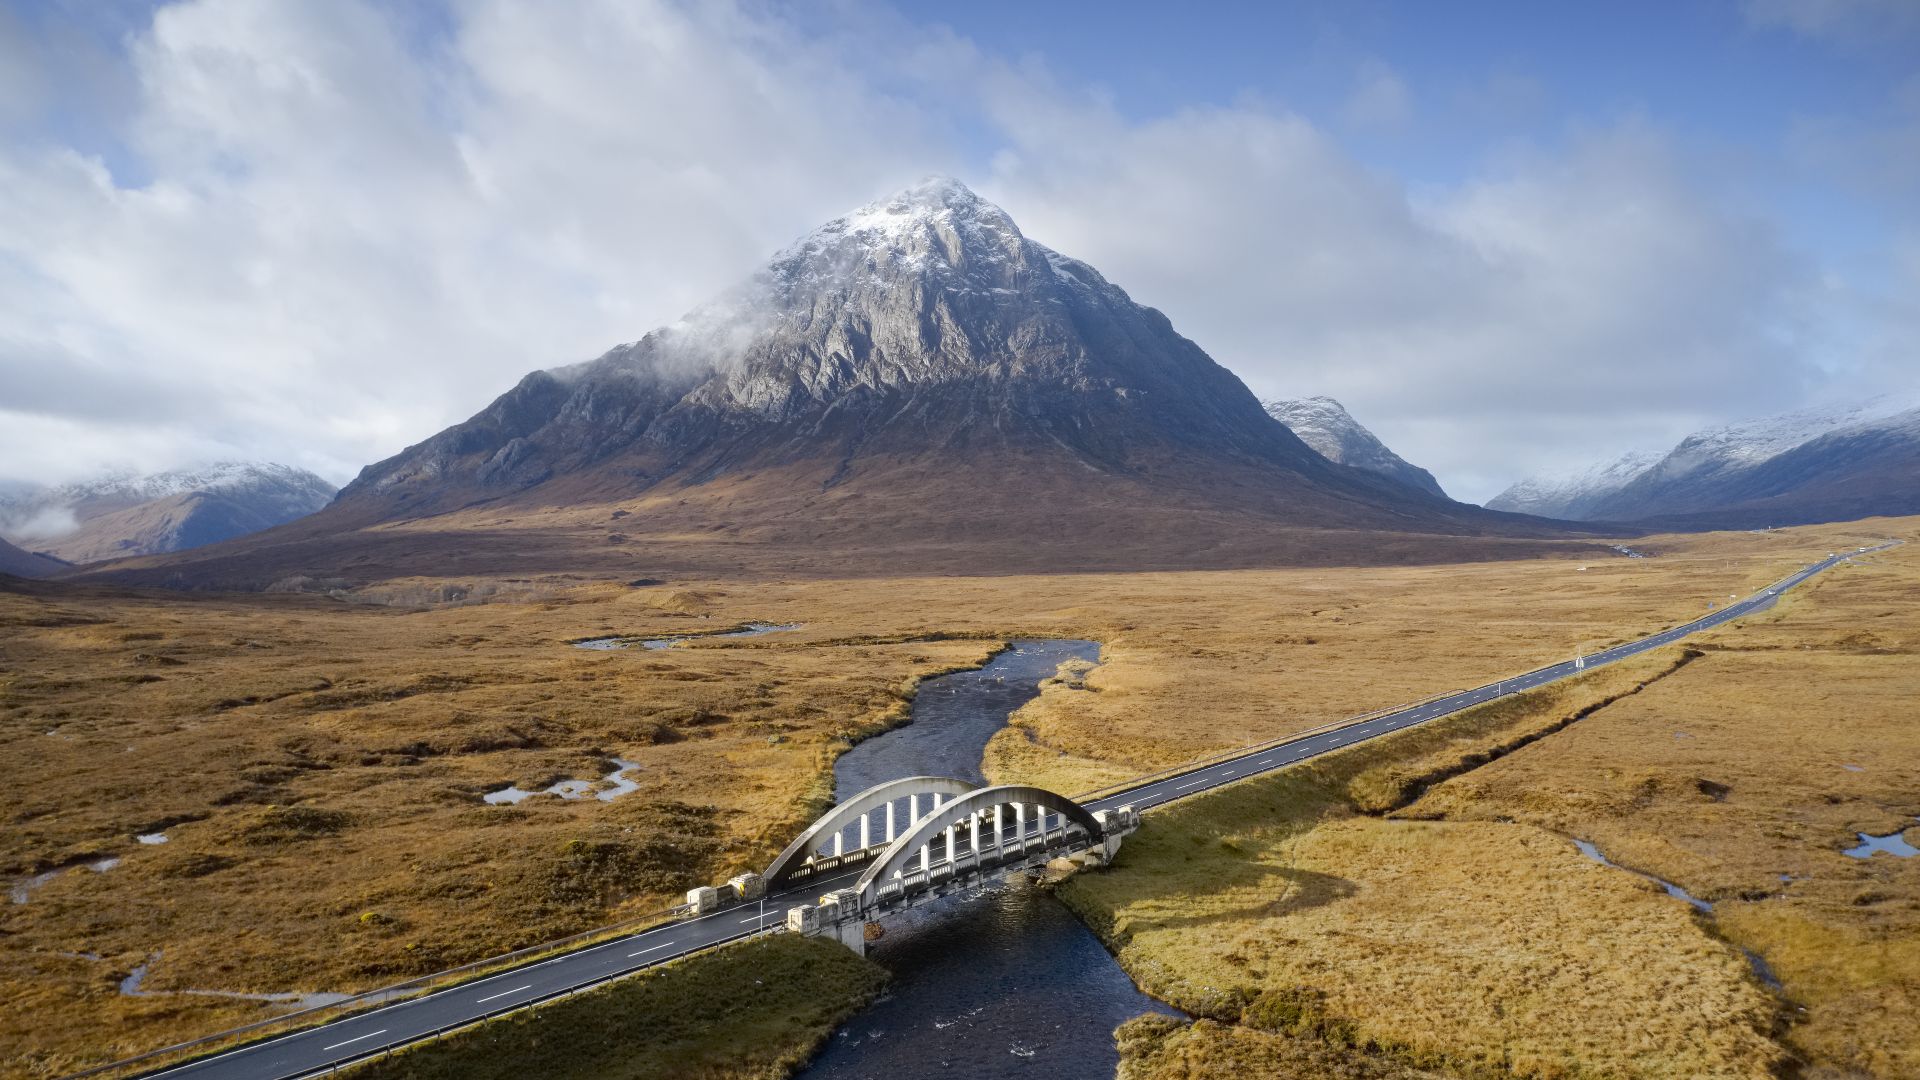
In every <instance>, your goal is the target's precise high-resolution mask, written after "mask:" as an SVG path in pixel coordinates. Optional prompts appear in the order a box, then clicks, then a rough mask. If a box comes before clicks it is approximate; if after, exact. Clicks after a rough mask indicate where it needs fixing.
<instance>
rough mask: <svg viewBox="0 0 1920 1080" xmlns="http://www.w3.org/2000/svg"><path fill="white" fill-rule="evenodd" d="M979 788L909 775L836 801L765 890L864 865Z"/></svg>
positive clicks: (777, 860) (775, 867)
mask: <svg viewBox="0 0 1920 1080" xmlns="http://www.w3.org/2000/svg"><path fill="white" fill-rule="evenodd" d="M978 786H979V785H977V784H973V783H969V782H968V781H965V780H959V779H955V778H954V777H951V776H909V777H906V778H904V779H900V780H889V781H887V782H886V783H884V784H875V785H874V786H873V787H870V788H868V789H867V790H865V791H862V792H861V793H859V794H858V795H855V796H853V797H852V798H850V799H847V800H845V801H844V802H841V803H839V804H837V805H836V806H834V807H833V809H831V810H829V811H827V812H826V813H825V814H823V815H821V817H820V820H818V821H816V822H814V823H813V824H812V825H810V826H808V827H807V829H806V831H805V832H802V833H801V834H800V835H799V836H796V837H794V838H793V842H792V843H791V844H788V845H787V846H786V849H785V850H784V851H782V852H780V854H779V855H777V856H775V857H774V860H773V862H772V864H770V865H769V866H768V867H767V872H766V874H764V875H763V878H764V880H765V882H766V889H767V891H769V892H778V891H780V890H781V889H784V888H786V887H787V886H789V885H795V884H799V883H802V882H804V881H806V880H807V879H809V878H812V877H814V876H816V875H819V874H823V873H826V872H827V871H830V870H839V869H843V868H846V867H850V866H857V865H860V864H861V863H864V862H866V861H868V860H869V859H872V858H874V857H875V856H877V855H879V854H880V853H881V852H883V851H885V850H886V848H887V845H888V844H890V843H892V842H893V841H894V839H895V838H897V837H898V836H899V835H900V834H901V833H902V832H903V831H905V830H907V829H910V828H912V827H913V826H914V825H916V824H918V823H919V822H920V820H921V818H922V817H923V816H924V815H925V814H930V813H932V812H934V811H935V810H937V809H938V808H939V807H940V806H941V805H942V803H943V801H945V800H952V799H955V798H958V797H960V796H962V795H965V794H966V793H967V792H970V791H973V790H974V789H975V788H977V787H978ZM876 836H878V837H879V839H878V841H876V840H875V839H874V838H875V837H876Z"/></svg>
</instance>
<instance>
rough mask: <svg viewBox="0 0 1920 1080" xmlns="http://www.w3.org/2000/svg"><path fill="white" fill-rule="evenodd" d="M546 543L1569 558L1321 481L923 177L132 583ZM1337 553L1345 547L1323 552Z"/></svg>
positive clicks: (1141, 331) (1317, 469)
mask: <svg viewBox="0 0 1920 1080" xmlns="http://www.w3.org/2000/svg"><path fill="white" fill-rule="evenodd" d="M613 520H619V521H620V524H619V525H618V526H617V527H613V528H609V527H608V524H607V523H608V522H610V521H613ZM534 523H539V528H540V529H543V530H549V531H548V532H543V533H542V534H541V536H540V538H538V539H532V540H527V541H525V542H524V543H522V544H521V547H522V548H524V547H525V546H526V545H528V544H531V545H533V546H535V547H538V546H539V545H544V544H550V545H558V546H560V547H568V548H569V549H570V550H571V554H570V555H569V556H568V558H572V559H576V560H577V559H581V558H587V556H584V555H582V554H581V552H580V551H579V550H577V549H578V547H579V545H581V544H595V545H609V546H615V547H618V546H623V545H624V546H628V547H631V548H633V549H635V550H634V552H633V558H634V560H635V563H636V564H637V563H638V562H640V561H642V560H643V558H644V557H652V558H654V559H656V560H659V559H660V557H661V553H662V552H663V551H665V550H667V549H668V548H672V549H673V550H675V551H680V552H682V553H683V554H685V556H686V557H687V558H689V559H692V560H694V561H695V562H696V563H697V562H699V561H700V560H701V559H706V558H721V556H719V555H718V554H716V553H718V552H721V551H727V552H749V553H752V557H753V558H756V559H758V558H766V559H769V560H770V565H791V564H793V562H794V561H795V560H798V561H800V562H838V561H842V560H839V559H838V558H837V557H835V556H833V555H831V554H830V553H833V552H846V551H853V550H858V551H860V552H862V553H863V554H862V556H861V557H862V558H864V559H869V560H872V559H879V560H882V561H886V562H888V563H889V565H894V566H897V567H899V568H902V569H911V568H914V567H923V566H938V567H943V568H944V567H951V566H962V565H964V566H976V567H977V566H980V565H986V566H991V567H995V568H999V567H1004V566H1009V565H1023V566H1030V567H1032V568H1034V569H1057V568H1061V567H1084V566H1091V565H1110V564H1111V561H1112V560H1117V559H1122V558H1127V559H1132V560H1133V561H1135V562H1137V563H1141V564H1151V565H1166V566H1179V565H1187V564H1194V563H1205V564H1208V565H1211V564H1214V563H1219V562H1222V561H1226V562H1232V563H1234V564H1236V565H1238V564H1247V563H1249V562H1257V561H1259V560H1260V559H1261V558H1262V557H1263V556H1261V555H1260V554H1259V552H1260V551H1262V550H1263V549H1264V550H1266V551H1267V552H1269V554H1268V555H1267V556H1264V557H1266V558H1270V559H1281V560H1283V561H1284V560H1289V559H1298V558H1301V557H1303V553H1306V554H1307V555H1308V556H1310V557H1312V558H1315V559H1318V560H1321V561H1339V560H1341V559H1346V560H1353V559H1364V558H1368V557H1370V556H1367V555H1366V554H1364V553H1365V551H1366V550H1367V549H1368V547H1369V545H1374V546H1377V547H1378V548H1379V549H1380V550H1382V551H1385V550H1388V549H1392V550H1393V551H1394V552H1395V554H1394V555H1393V556H1392V557H1393V558H1396V559H1404V558H1407V557H1408V555H1407V554H1406V553H1407V552H1408V551H1410V550H1411V549H1412V548H1413V547H1415V546H1417V545H1415V544H1413V543H1411V542H1401V541H1398V540H1395V541H1391V542H1389V541H1387V540H1385V539H1382V538H1374V539H1368V538H1366V537H1365V536H1364V535H1363V534H1364V533H1366V532H1367V531H1374V532H1379V533H1381V534H1382V535H1383V536H1384V534H1387V533H1394V534H1398V535H1406V536H1412V535H1427V534H1431V535H1446V536H1451V537H1456V538H1457V537H1503V538H1511V537H1515V536H1519V537H1531V538H1540V537H1545V536H1557V535H1563V533H1562V532H1561V531H1560V530H1558V529H1557V528H1556V527H1554V526H1551V525H1548V524H1547V523H1543V522H1533V521H1528V520H1525V519H1520V518H1512V517H1506V516H1502V515H1499V514H1494V513H1489V512H1487V511H1483V510H1481V509H1480V508H1477V507H1466V506H1462V505H1460V504H1456V503H1450V502H1445V501H1442V500H1436V499H1433V498H1431V497H1429V496H1426V495H1424V494H1420V493H1417V492H1414V491H1411V490H1409V489H1408V488H1406V487H1405V486H1404V485H1402V484H1400V483H1398V482H1396V481H1393V480H1390V479H1388V478H1386V477H1383V476H1380V475H1377V474H1375V473H1371V472H1368V471H1366V470H1363V469H1357V468H1352V467H1348V466H1344V465H1340V464H1337V463H1334V462H1331V461H1328V460H1327V459H1326V458H1324V457H1322V456H1321V455H1320V454H1318V453H1316V452H1314V451H1313V450H1312V449H1311V448H1309V447H1308V446H1307V445H1306V444H1305V443H1304V442H1302V441H1301V440H1300V439H1299V438H1298V437H1297V436H1295V435H1294V434H1293V433H1292V432H1291V431H1289V430H1288V429H1287V428H1286V427H1285V426H1284V425H1281V424H1278V423H1275V422H1274V421H1273V419H1272V418H1271V417H1269V416H1268V415H1267V414H1266V412H1265V411H1264V410H1263V409H1262V407H1261V405H1260V403H1259V401H1258V400H1257V399H1256V398H1255V397H1254V396H1253V394H1252V392H1251V391H1249V390H1248V389H1247V388H1246V386H1245V385H1244V384H1243V383H1241V382H1240V380H1239V379H1238V378H1237V377H1236V376H1235V375H1233V373H1231V372H1230V371H1228V370H1226V369H1225V368H1223V367H1221V366H1220V365H1219V364H1217V363H1215V362H1214V361H1213V359H1212V358H1211V357H1209V356H1208V355H1207V354H1206V353H1205V352H1204V351H1203V350H1202V349H1201V348H1200V347H1199V346H1198V345H1196V344H1195V343H1193V342H1192V341H1190V340H1188V339H1187V338H1185V337H1183V336H1181V335H1180V334H1179V333H1178V332H1177V331H1175V330H1174V328H1173V325H1172V323H1171V322H1170V321H1169V320H1168V319H1167V317H1166V316H1165V315H1164V314H1162V313H1161V312H1159V311H1157V310H1155V309H1153V308H1151V307H1147V306H1144V305H1141V304H1139V303H1137V302H1135V301H1134V300H1133V299H1132V298H1131V297H1130V296H1129V295H1128V294H1127V293H1126V292H1125V291H1124V290H1123V289H1121V288H1120V287H1119V286H1117V285H1114V284H1113V283H1111V282H1109V281H1107V279H1106V278H1104V277H1103V276H1102V275H1101V274H1100V273H1099V272H1098V271H1097V270H1095V269H1094V268H1093V267H1091V266H1089V265H1087V264H1086V263H1084V262H1081V261H1079V260H1077V259H1072V258H1070V257H1068V256H1065V255H1062V254H1060V253H1059V252H1056V251H1053V250H1052V249H1050V248H1047V247H1045V246H1044V245H1041V244H1039V243H1038V242H1036V241H1033V240H1031V239H1029V238H1027V237H1026V236H1025V235H1024V234H1022V233H1021V232H1020V230H1019V228H1018V226H1017V225H1015V224H1014V222H1013V220H1012V218H1011V217H1010V216H1008V215H1007V214H1006V212H1005V211H1004V210H1001V209H1000V208H999V207H997V206H994V205H993V204H991V203H989V202H987V201H986V200H984V199H981V198H979V197H978V196H977V195H975V194H974V193H973V192H972V191H971V190H969V189H967V188H966V187H965V185H962V184H960V183H959V182H958V181H953V180H950V179H946V178H932V179H930V180H928V181H926V182H923V183H922V184H919V185H916V186H915V187H912V188H909V189H906V190H905V191H902V192H900V193H898V194H896V195H893V196H891V197H889V198H885V199H881V200H878V201H877V202H874V203H871V204H868V205H867V206H865V207H862V208H860V209H859V210H856V211H854V212H852V213H850V214H847V215H844V216H842V217H839V218H836V219H834V220H833V221H830V222H828V223H827V224H825V225H823V226H821V227H820V228H818V229H815V230H813V231H812V232H810V233H808V234H806V235H805V236H803V237H802V238H800V239H799V240H798V241H796V242H795V243H794V244H792V245H789V246H788V247H786V248H783V249H782V250H781V251H780V252H778V253H776V254H775V255H774V256H773V257H772V258H771V259H770V260H769V261H768V263H767V264H766V265H765V266H764V267H763V268H762V269H761V270H760V271H759V272H757V273H756V274H754V275H752V276H751V277H750V278H749V279H748V280H747V281H745V282H744V283H743V284H741V285H739V286H737V287H735V288H734V289H731V290H728V291H727V292H725V293H723V294H721V296H719V297H718V298H717V299H715V300H714V301H712V302H710V303H708V304H704V305H701V306H700V307H698V308H696V309H695V310H694V311H692V312H690V313H688V315H687V316H685V317H683V318H681V319H679V320H676V321H675V322H673V323H670V324H668V325H667V326H664V327H661V328H660V329H657V330H655V331H653V332H651V333H648V334H646V335H644V336H643V337H641V338H640V339H638V340H637V341H633V342H628V343H625V344H622V345H618V346H615V347H614V348H612V349H609V350H607V351H606V352H605V353H603V354H602V355H600V356H599V357H597V358H595V359H593V360H589V361H586V362H584V363H581V364H575V365H569V366H566V367H562V368H557V369H550V370H542V371H535V372H531V373H529V374H528V375H527V376H525V377H524V378H522V379H521V380H520V381H519V382H518V383H517V384H515V385H514V386H513V387H512V388H510V389H509V390H507V391H506V392H505V393H503V394H502V395H500V396H499V397H498V398H496V399H495V400H494V401H493V402H492V403H490V404H489V405H488V406H487V407H486V408H484V409H482V410H480V411H479V412H478V413H476V414H475V415H474V416H473V417H472V418H470V419H468V420H466V421H463V422H461V423H459V424H455V425H453V426H451V427H449V428H447V429H445V430H443V431H441V432H439V433H437V434H435V435H433V436H431V437H429V438H427V439H425V440H422V441H421V442H419V443H416V444H414V445H412V446H410V447H408V448H406V449H405V450H402V451H401V452H400V453H398V454H395V455H393V456H391V457H389V458H387V459H385V460H382V461H379V462H375V463H374V464H372V465H369V466H367V467H366V468H365V469H363V470H362V471H361V473H360V474H359V476H358V477H356V478H355V479H354V481H353V482H352V483H350V484H348V485H347V487H346V488H344V489H342V491H341V492H340V494H339V496H338V497H337V498H336V499H335V500H334V502H333V503H332V504H331V505H330V506H328V507H327V508H326V509H325V510H323V511H321V512H319V513H317V514H315V515H313V516H312V517H311V518H307V519H303V520H302V521H300V522H297V523H295V524H294V525H291V526H285V527H282V528H280V529H276V530H271V531H269V532H267V533H263V534H259V536H257V537H252V538H248V539H246V540H244V541H240V542H237V544H238V546H235V545H222V550H220V551H218V552H217V556H218V558H217V559H216V558H215V556H214V555H209V556H207V558H206V559H205V560H178V559H176V560H172V561H170V562H166V563H156V564H154V565H152V566H150V567H142V568H140V569H139V570H137V571H131V570H130V572H136V573H137V574H139V575H143V576H144V577H145V578H146V579H152V577H153V576H156V575H158V576H163V577H164V576H165V575H166V574H168V573H171V574H173V575H176V576H178V577H180V578H181V579H182V580H186V581H189V582H191V581H194V580H196V579H204V578H205V577H206V575H213V576H214V577H219V578H221V579H222V580H231V575H236V574H238V575H244V577H245V579H246V580H247V581H248V582H251V583H256V584H257V583H258V581H259V579H260V578H261V577H262V576H265V575H271V574H274V573H291V574H296V575H297V574H307V573H309V572H311V573H315V574H319V573H329V572H332V571H333V570H336V569H337V568H338V564H339V563H340V562H341V561H342V559H341V558H340V557H338V556H336V555H329V554H327V551H328V549H329V546H330V545H332V546H333V547H339V546H340V545H341V544H343V543H346V544H349V546H350V545H351V544H360V545H363V546H365V545H372V546H375V547H378V548H379V549H380V550H382V551H384V552H389V553H392V554H391V556H387V555H383V556H380V558H379V560H375V559H374V558H373V557H372V556H368V559H369V560H370V561H369V562H368V563H366V564H363V569H361V570H359V571H356V572H357V573H372V572H373V569H372V566H371V562H373V561H380V560H384V559H387V558H389V557H391V558H393V559H396V560H399V561H400V562H399V563H395V564H394V565H392V566H388V565H387V564H386V563H385V562H381V566H382V567H383V572H384V570H385V569H395V570H404V566H402V565H400V563H404V562H406V561H408V560H420V561H428V560H425V558H424V556H423V555H420V554H418V553H417V551H416V548H418V549H420V550H424V545H426V544H428V543H429V541H427V540H425V539H422V538H423V537H426V536H428V535H429V534H432V535H434V536H436V537H438V538H437V539H434V540H432V541H431V543H434V544H441V545H443V546H448V547H462V548H464V549H466V550H469V551H475V550H478V548H479V547H480V546H481V545H483V544H487V543H491V542H492V540H491V537H492V536H494V535H496V534H497V531H498V530H529V529H533V528H534V527H535V525H534ZM1276 530H1294V532H1293V533H1290V534H1288V535H1286V536H1282V535H1280V533H1279V532H1276ZM1326 531H1332V532H1337V533H1340V534H1342V535H1344V537H1345V544H1344V545H1343V547H1342V548H1341V549H1339V550H1333V551H1327V550H1322V549H1321V545H1322V543H1323V541H1321V540H1319V539H1317V538H1316V539H1314V540H1313V541H1311V542H1309V540H1308V539H1307V533H1308V532H1315V533H1316V537H1317V534H1318V532H1326ZM349 537H351V538H352V539H351V540H347V539H344V538H349ZM405 537H411V538H414V541H413V542H414V543H415V548H409V547H408V544H407V542H406V541H405V540H403V538H405ZM483 537H485V538H484V539H483ZM560 537H565V539H559V538H560ZM589 538H591V539H589ZM691 538H699V542H700V543H701V544H704V545H705V547H704V548H703V549H702V551H703V552H704V554H702V553H700V552H696V551H694V549H693V547H690V546H688V545H693V544H694V543H695V541H694V540H693V539H691ZM1094 538H1097V541H1098V542H1099V543H1102V544H1105V545H1107V546H1108V548H1109V549H1110V550H1109V551H1105V552H1094V551H1090V550H1089V546H1090V540H1092V539H1094ZM1376 541H1377V543H1376ZM275 545H278V550H271V549H273V548H274V547H275ZM675 545H680V546H679V547H675ZM508 546H509V547H511V546H512V545H508ZM1447 546H1449V547H1450V548H1457V547H1459V546H1460V545H1456V544H1453V543H1452V542H1449V544H1448V545H1447ZM556 550H557V549H556ZM403 552H408V553H407V554H402V553H403ZM643 552H644V553H647V554H646V555H643ZM768 552H778V553H779V554H778V555H777V556H774V555H767V554H764V553H768ZM1227 552H1231V554H1230V555H1229V554H1225V553H1227ZM822 553H829V554H822ZM477 557H478V556H476V558H477ZM735 557H736V556H735V555H733V554H729V555H727V556H725V558H726V559H729V560H731V559H734V558H735ZM486 558H487V559H488V560H490V561H489V562H488V565H492V564H493V561H497V560H498V559H499V558H500V556H498V555H497V554H495V555H488V556H487V557H486ZM529 558H532V556H531V555H530V554H528V552H527V551H525V550H521V551H520V552H519V553H518V555H517V557H516V561H518V562H519V563H520V564H521V565H524V564H525V560H526V559H529ZM556 558H557V557H556ZM347 561H351V559H348V560H347ZM590 561H593V562H595V563H596V564H599V563H614V564H617V563H618V562H619V560H618V559H614V558H609V557H608V552H607V551H605V550H597V551H596V552H595V554H594V555H593V556H592V557H591V560H590ZM195 562H201V563H203V565H202V566H201V568H200V569H194V568H193V567H192V566H191V565H190V564H193V563H195ZM213 562H219V563H220V564H221V568H219V569H215V568H213V567H212V565H211V564H212V563H213ZM436 565H445V560H444V558H443V559H441V560H439V561H438V562H437V563H436ZM728 565H733V563H731V562H729V563H728Z"/></svg>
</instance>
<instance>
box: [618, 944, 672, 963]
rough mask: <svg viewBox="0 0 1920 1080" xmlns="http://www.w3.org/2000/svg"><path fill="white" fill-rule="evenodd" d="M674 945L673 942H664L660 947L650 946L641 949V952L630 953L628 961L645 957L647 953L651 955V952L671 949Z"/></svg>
mask: <svg viewBox="0 0 1920 1080" xmlns="http://www.w3.org/2000/svg"><path fill="white" fill-rule="evenodd" d="M672 945H673V942H671V941H663V942H661V943H660V944H658V945H649V946H647V947H646V948H644V949H641V950H640V951H639V952H630V953H628V954H627V959H629V960H631V959H633V958H634V957H636V956H645V955H646V954H647V953H650V952H659V951H660V950H661V949H665V948H669V947H671V946H672Z"/></svg>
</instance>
